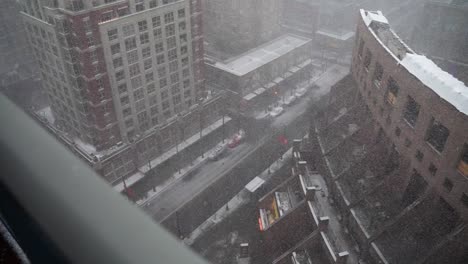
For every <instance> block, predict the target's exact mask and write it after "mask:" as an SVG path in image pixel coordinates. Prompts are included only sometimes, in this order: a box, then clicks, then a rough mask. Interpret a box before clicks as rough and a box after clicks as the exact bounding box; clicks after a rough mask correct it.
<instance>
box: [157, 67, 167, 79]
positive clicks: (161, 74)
mask: <svg viewBox="0 0 468 264" xmlns="http://www.w3.org/2000/svg"><path fill="white" fill-rule="evenodd" d="M158 76H159V78H162V77H164V76H166V68H165V67H160V68H159V69H158Z"/></svg>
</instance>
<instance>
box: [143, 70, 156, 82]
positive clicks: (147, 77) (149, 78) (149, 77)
mask: <svg viewBox="0 0 468 264" xmlns="http://www.w3.org/2000/svg"><path fill="white" fill-rule="evenodd" d="M145 80H146V83H150V82H152V81H154V73H153V72H148V73H147V74H145Z"/></svg>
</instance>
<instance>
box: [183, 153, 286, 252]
mask: <svg viewBox="0 0 468 264" xmlns="http://www.w3.org/2000/svg"><path fill="white" fill-rule="evenodd" d="M291 158H292V148H290V149H289V150H287V151H286V153H285V154H284V157H283V159H278V160H276V161H275V162H273V163H272V164H270V166H269V167H268V168H267V169H265V170H264V171H263V172H262V173H261V174H259V175H257V177H259V178H260V179H262V180H264V181H268V180H269V179H270V177H271V176H272V175H273V174H274V173H275V172H276V171H278V170H279V169H280V168H281V167H283V165H284V164H286V163H287V162H290V160H291ZM247 185H248V184H247ZM247 185H246V187H247ZM250 198H251V195H250V192H249V191H248V190H247V189H246V188H244V189H242V190H241V191H240V192H239V193H238V194H237V195H235V196H234V197H233V198H232V199H231V200H229V202H227V203H226V204H225V205H223V206H222V207H221V208H219V210H218V211H216V213H214V214H213V215H212V216H210V217H209V218H208V219H207V220H205V222H203V223H202V224H201V225H200V226H198V227H197V228H196V229H195V230H194V231H193V232H192V233H191V234H190V235H188V236H187V237H186V238H185V239H184V243H185V244H186V245H192V244H193V243H194V242H195V240H196V239H197V238H198V237H200V236H201V235H202V234H204V233H205V232H207V231H209V230H210V229H211V228H212V227H213V226H215V225H216V224H218V223H220V222H221V221H223V220H224V219H226V218H227V217H228V216H229V215H231V214H232V213H233V212H235V211H236V210H237V209H239V208H240V207H241V206H242V205H244V204H246V203H248V202H249V201H250Z"/></svg>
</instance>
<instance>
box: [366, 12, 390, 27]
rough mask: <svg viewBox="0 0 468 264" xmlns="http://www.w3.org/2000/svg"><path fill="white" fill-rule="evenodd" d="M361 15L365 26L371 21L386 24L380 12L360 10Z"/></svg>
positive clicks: (385, 19) (386, 21)
mask: <svg viewBox="0 0 468 264" xmlns="http://www.w3.org/2000/svg"><path fill="white" fill-rule="evenodd" d="M361 15H362V18H363V19H364V22H365V23H366V26H369V25H370V24H371V23H372V21H377V22H380V23H384V24H388V20H387V18H386V17H385V16H384V15H383V14H382V11H366V10H364V9H361Z"/></svg>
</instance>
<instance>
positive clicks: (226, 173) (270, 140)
mask: <svg viewBox="0 0 468 264" xmlns="http://www.w3.org/2000/svg"><path fill="white" fill-rule="evenodd" d="M347 72H348V69H347V68H346V67H343V66H339V65H332V66H331V67H330V68H328V69H327V70H326V71H325V72H324V73H322V74H320V75H318V76H316V77H315V78H314V82H315V84H316V85H317V86H316V87H315V88H314V89H311V90H310V91H309V92H308V93H307V94H306V95H305V96H304V97H302V98H300V99H299V101H298V102H296V103H295V104H294V105H292V106H290V107H287V108H286V109H285V112H284V113H283V114H282V115H280V116H279V117H277V118H275V119H270V124H269V125H268V127H266V128H265V127H264V125H263V123H264V122H260V121H255V122H249V125H248V126H249V127H247V128H246V130H247V131H250V135H248V137H247V139H246V142H244V143H243V144H241V145H240V146H238V147H237V148H235V149H230V150H229V152H228V153H225V156H223V157H222V158H221V159H219V160H218V161H214V162H207V163H205V164H203V165H202V166H200V167H199V168H198V169H197V170H195V171H193V172H192V173H189V174H188V175H186V176H184V177H181V178H179V179H177V181H176V182H174V183H173V184H171V185H170V186H168V187H167V188H166V189H164V190H162V191H161V192H159V193H158V194H157V195H156V196H155V197H154V198H153V199H151V200H150V201H149V202H148V203H147V204H146V205H145V206H144V207H143V209H144V210H145V211H146V212H147V213H148V214H149V215H151V216H152V217H153V218H154V219H155V220H156V221H158V222H161V223H162V224H163V225H164V226H166V227H167V228H168V229H169V230H171V231H173V232H174V233H179V235H183V234H187V233H190V232H191V231H193V230H194V229H195V228H196V227H197V226H198V225H200V224H201V223H202V222H203V221H204V220H206V219H207V218H208V217H209V216H210V215H211V214H212V213H214V212H215V211H216V210H217V209H218V208H219V207H220V206H221V205H223V204H225V203H226V202H227V201H229V199H231V198H232V197H233V196H234V195H235V194H236V193H237V192H239V191H240V190H241V189H242V188H243V187H244V186H245V184H247V183H248V182H249V181H250V180H251V179H252V178H254V177H255V176H256V175H257V174H259V173H260V172H261V171H263V170H264V169H265V168H266V167H267V166H268V165H269V164H271V162H273V161H275V160H276V159H278V158H279V157H280V156H281V154H282V153H283V152H284V151H285V150H286V149H287V148H286V147H284V146H281V144H280V143H279V140H278V137H279V136H280V135H284V136H285V137H286V138H287V139H288V140H289V143H291V142H292V139H295V138H302V137H303V136H304V135H305V134H306V133H307V131H308V128H309V124H310V116H309V114H312V113H309V112H308V111H307V109H310V107H311V106H313V105H314V104H315V103H316V102H317V101H319V99H320V98H321V97H322V96H324V95H326V94H327V93H328V91H329V89H330V87H331V85H333V84H334V83H335V82H336V81H338V80H340V79H341V78H342V77H343V76H345V75H346V74H347ZM314 82H312V83H311V85H312V84H313V83H314ZM242 125H245V124H242ZM242 125H241V126H242ZM176 212H177V213H176Z"/></svg>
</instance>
